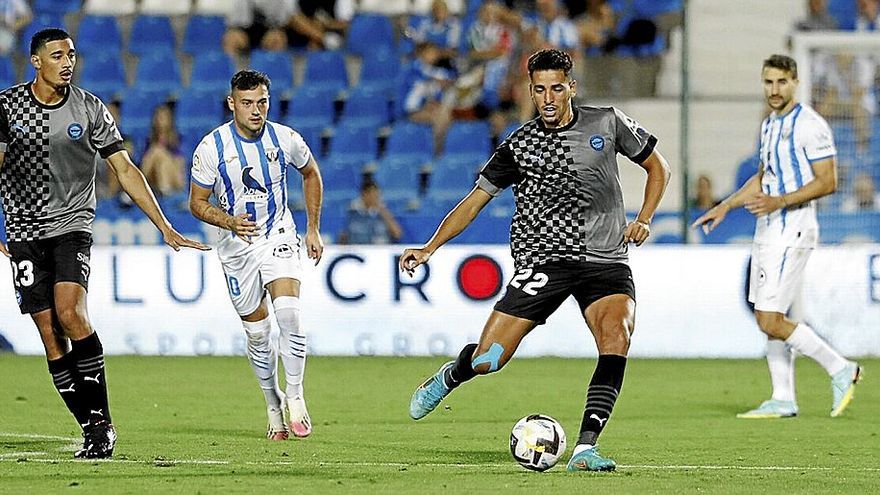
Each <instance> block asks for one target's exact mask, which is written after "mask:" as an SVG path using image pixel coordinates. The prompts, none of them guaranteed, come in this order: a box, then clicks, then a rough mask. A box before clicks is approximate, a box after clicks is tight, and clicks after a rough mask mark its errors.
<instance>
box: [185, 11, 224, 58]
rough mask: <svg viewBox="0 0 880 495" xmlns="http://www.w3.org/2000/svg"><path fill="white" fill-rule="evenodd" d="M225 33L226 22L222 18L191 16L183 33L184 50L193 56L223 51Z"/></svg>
mask: <svg viewBox="0 0 880 495" xmlns="http://www.w3.org/2000/svg"><path fill="white" fill-rule="evenodd" d="M225 32H226V21H225V20H224V19H223V17H221V16H217V15H194V16H191V17H190V18H189V21H187V23H186V29H185V30H184V32H183V47H182V50H183V52H184V53H187V54H189V55H193V56H195V55H196V54H199V53H207V52H211V51H223V34H224V33H225Z"/></svg>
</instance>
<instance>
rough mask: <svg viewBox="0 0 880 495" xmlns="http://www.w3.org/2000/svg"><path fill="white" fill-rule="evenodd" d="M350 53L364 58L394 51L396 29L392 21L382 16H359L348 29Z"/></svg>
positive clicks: (356, 16)
mask: <svg viewBox="0 0 880 495" xmlns="http://www.w3.org/2000/svg"><path fill="white" fill-rule="evenodd" d="M347 46H348V51H349V53H352V54H354V55H361V56H364V55H366V54H367V53H371V52H376V51H380V50H384V51H393V50H394V27H393V26H392V25H391V19H390V18H388V17H387V16H384V15H380V14H357V15H355V16H354V18H353V19H352V20H351V24H350V26H349V28H348V35H347Z"/></svg>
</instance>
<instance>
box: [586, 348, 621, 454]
mask: <svg viewBox="0 0 880 495" xmlns="http://www.w3.org/2000/svg"><path fill="white" fill-rule="evenodd" d="M625 368H626V356H618V355H616V354H602V355H600V356H599V363H598V364H596V371H594V372H593V379H592V380H591V381H590V387H589V388H588V389H587V405H586V407H585V408H584V417H583V420H581V433H580V437H579V438H578V444H589V445H596V440H598V439H599V434H600V433H602V430H603V429H604V428H605V425H606V424H607V423H608V418H610V417H611V410H612V409H614V402H615V401H616V400H617V395H618V394H619V393H620V387H621V386H622V385H623V371H624V369H625Z"/></svg>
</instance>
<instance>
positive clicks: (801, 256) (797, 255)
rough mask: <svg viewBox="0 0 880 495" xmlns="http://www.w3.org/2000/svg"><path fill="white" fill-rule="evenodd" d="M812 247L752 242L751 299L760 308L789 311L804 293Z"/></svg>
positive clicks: (772, 310) (761, 309)
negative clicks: (802, 291) (805, 273)
mask: <svg viewBox="0 0 880 495" xmlns="http://www.w3.org/2000/svg"><path fill="white" fill-rule="evenodd" d="M812 252H813V249H812V248H796V247H786V246H772V245H766V244H752V267H751V273H750V283H749V302H751V303H753V304H754V305H755V309H756V310H759V311H768V312H773V313H782V314H786V313H788V310H789V308H791V305H792V302H794V300H795V299H796V298H797V297H798V296H799V295H800V292H801V286H802V285H803V281H804V270H805V268H806V266H807V260H809V259H810V253H812Z"/></svg>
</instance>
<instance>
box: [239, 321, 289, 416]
mask: <svg viewBox="0 0 880 495" xmlns="http://www.w3.org/2000/svg"><path fill="white" fill-rule="evenodd" d="M242 325H243V326H244V332H245V334H247V340H248V345H247V358H248V362H250V363H251V368H253V370H254V374H255V375H257V381H258V382H259V383H260V389H261V390H262V391H263V397H265V399H266V406H268V407H270V408H272V409H280V408H281V394H280V392H279V389H278V375H277V373H276V370H277V369H278V355H277V354H276V353H275V349H273V348H272V344H271V342H270V341H269V334H270V333H271V331H272V322H271V321H270V320H269V318H264V319H262V320H260V321H253V322H251V321H243V322H242Z"/></svg>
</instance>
